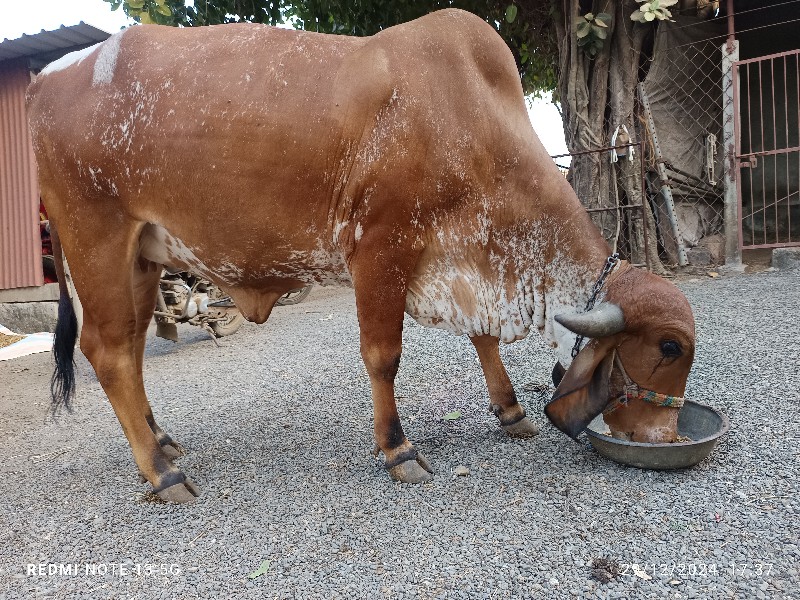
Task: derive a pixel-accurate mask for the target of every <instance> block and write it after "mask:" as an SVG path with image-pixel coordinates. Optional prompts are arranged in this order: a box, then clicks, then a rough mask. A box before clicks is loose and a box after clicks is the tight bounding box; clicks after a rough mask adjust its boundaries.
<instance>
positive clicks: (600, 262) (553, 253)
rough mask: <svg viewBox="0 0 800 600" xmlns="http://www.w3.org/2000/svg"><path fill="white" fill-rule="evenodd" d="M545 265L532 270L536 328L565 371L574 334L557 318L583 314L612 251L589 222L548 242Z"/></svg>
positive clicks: (570, 359)
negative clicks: (536, 285)
mask: <svg viewBox="0 0 800 600" xmlns="http://www.w3.org/2000/svg"><path fill="white" fill-rule="evenodd" d="M549 241H550V247H549V248H547V249H546V251H545V254H546V256H548V257H550V258H549V259H548V260H546V261H544V263H539V264H538V265H535V266H534V268H533V272H534V278H535V279H536V280H537V283H538V287H537V289H538V290H540V293H539V294H537V295H536V296H537V297H536V301H537V304H539V303H541V306H537V307H536V312H537V313H538V314H537V316H538V318H537V319H535V324H536V327H537V328H538V329H539V332H540V333H541V335H542V336H543V337H544V339H545V341H546V342H547V344H548V345H550V346H551V347H552V348H553V349H554V350H555V352H556V354H557V356H558V359H559V362H561V364H562V365H563V366H565V367H567V366H569V364H570V363H571V361H572V357H571V350H572V347H573V345H574V342H575V334H574V333H572V332H570V331H568V330H567V329H565V328H564V327H562V326H561V325H558V324H557V323H556V322H555V319H554V317H555V315H557V314H561V313H573V312H582V311H583V310H584V308H585V306H586V302H587V300H588V299H589V297H590V296H591V293H592V289H593V288H594V284H595V282H596V281H597V278H598V276H599V275H600V273H601V271H602V268H603V266H604V264H605V261H606V259H607V257H608V255H609V252H610V250H609V247H608V245H607V244H606V243H605V241H604V240H603V238H602V236H601V235H600V232H599V231H598V230H597V228H596V227H595V226H594V225H593V224H592V223H591V222H590V221H589V219H588V218H587V219H586V220H582V223H580V225H579V226H578V227H576V229H574V230H571V231H567V232H565V235H562V236H561V237H560V239H559V237H558V236H554V237H552V238H549Z"/></svg>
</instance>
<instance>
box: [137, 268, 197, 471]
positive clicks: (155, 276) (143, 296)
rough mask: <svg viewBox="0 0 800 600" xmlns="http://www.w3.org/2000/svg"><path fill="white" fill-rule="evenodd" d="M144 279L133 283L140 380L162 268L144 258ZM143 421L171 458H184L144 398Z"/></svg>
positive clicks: (142, 272)
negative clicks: (148, 330)
mask: <svg viewBox="0 0 800 600" xmlns="http://www.w3.org/2000/svg"><path fill="white" fill-rule="evenodd" d="M138 267H139V270H140V271H141V276H140V277H138V278H136V281H135V282H134V289H133V293H134V306H135V309H136V334H135V349H134V352H135V353H136V370H137V372H138V377H139V379H140V380H143V370H144V346H145V342H146V340H147V328H148V327H149V326H150V322H151V321H152V319H153V311H154V310H155V305H156V296H157V292H158V284H159V279H160V278H161V271H162V268H161V265H157V264H155V263H153V262H150V261H147V260H145V259H144V258H139V264H138ZM142 410H143V414H144V418H145V420H146V421H147V424H148V425H150V429H151V430H152V432H153V434H154V435H155V436H156V439H157V440H158V443H159V444H160V445H161V449H162V450H163V451H164V454H166V455H167V456H169V457H170V458H178V457H179V456H183V455H184V454H185V451H184V449H183V447H182V446H181V445H180V444H178V443H177V442H176V441H174V440H173V439H172V438H171V437H170V436H169V434H167V433H166V432H165V431H164V430H163V429H161V427H159V426H158V423H156V420H155V417H154V416H153V410H152V408H151V406H150V403H149V402H148V401H147V398H146V397H144V405H143V406H142Z"/></svg>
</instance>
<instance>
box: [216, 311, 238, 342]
mask: <svg viewBox="0 0 800 600" xmlns="http://www.w3.org/2000/svg"><path fill="white" fill-rule="evenodd" d="M242 323H244V317H243V316H242V313H240V312H239V311H238V310H237V309H228V314H227V316H226V317H225V318H224V319H221V320H219V321H212V322H211V323H209V325H210V326H211V330H212V331H213V332H214V335H215V336H217V337H218V338H221V337H225V336H226V335H233V334H234V333H236V332H237V331H239V328H240V327H241V326H242Z"/></svg>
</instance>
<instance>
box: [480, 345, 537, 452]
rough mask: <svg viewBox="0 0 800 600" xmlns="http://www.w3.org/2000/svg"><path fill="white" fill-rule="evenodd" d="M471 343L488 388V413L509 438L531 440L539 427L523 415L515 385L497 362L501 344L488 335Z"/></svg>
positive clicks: (503, 367) (523, 410) (500, 361)
mask: <svg viewBox="0 0 800 600" xmlns="http://www.w3.org/2000/svg"><path fill="white" fill-rule="evenodd" d="M470 340H471V341H472V345H473V346H475V350H477V352H478V359H479V360H480V361H481V367H483V374H484V377H485V378H486V386H487V387H488V388H489V411H490V412H492V413H494V415H495V416H496V417H497V418H498V420H499V421H500V425H501V426H502V428H503V430H504V431H505V432H506V433H507V434H508V435H510V436H512V437H532V436H534V435H536V434H537V433H539V428H538V427H537V426H536V425H535V424H534V423H533V422H532V421H531V420H530V419H529V418H528V417H526V416H525V409H524V408H522V406H520V404H519V402H517V395H516V394H515V393H514V386H513V385H512V384H511V379H509V377H508V373H507V372H506V368H505V366H503V362H502V360H500V341H499V340H498V339H497V338H496V337H492V336H489V335H482V336H477V337H473V338H470Z"/></svg>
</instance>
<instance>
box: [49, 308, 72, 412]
mask: <svg viewBox="0 0 800 600" xmlns="http://www.w3.org/2000/svg"><path fill="white" fill-rule="evenodd" d="M77 339H78V319H77V318H76V317H75V309H74V308H73V307H72V302H71V301H70V298H69V296H68V295H67V294H65V293H63V292H62V293H61V296H60V297H59V299H58V323H57V324H56V333H55V336H54V338H53V359H54V360H55V363H56V365H55V371H53V377H52V378H51V379H50V395H51V398H52V404H51V410H52V413H53V414H54V415H55V414H58V412H59V410H60V409H61V407H62V406H63V407H64V408H65V409H67V412H72V397H73V396H74V395H75V362H74V357H75V341H76V340H77Z"/></svg>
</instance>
